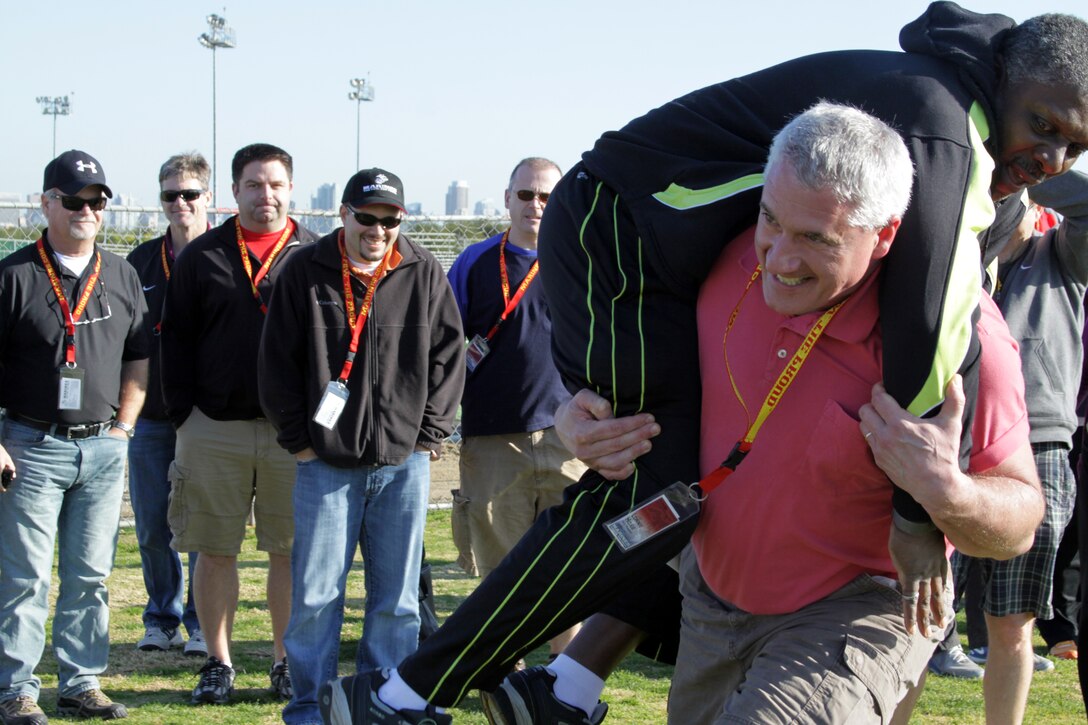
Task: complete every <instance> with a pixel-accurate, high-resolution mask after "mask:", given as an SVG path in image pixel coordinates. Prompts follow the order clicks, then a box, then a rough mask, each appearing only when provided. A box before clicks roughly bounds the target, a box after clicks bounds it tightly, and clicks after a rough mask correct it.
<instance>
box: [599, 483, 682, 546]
mask: <svg viewBox="0 0 1088 725" xmlns="http://www.w3.org/2000/svg"><path fill="white" fill-rule="evenodd" d="M700 501H701V499H700V498H698V497H697V495H696V491H694V490H693V489H692V487H691V486H689V485H688V484H686V483H681V482H680V481H676V482H675V483H673V484H671V485H670V486H669V487H668V488H666V489H665V490H664V491H661V492H660V493H658V494H656V495H654V496H651V497H650V498H648V499H646V500H645V501H643V502H642V503H640V504H639V505H638V508H636V509H635V510H634V511H629V512H627V513H625V514H621V515H619V516H617V517H615V518H613V519H610V520H609V521H607V522H605V525H604V527H605V530H606V531H608V535H609V536H611V537H612V539H613V540H614V541H615V542H616V543H617V544H619V547H620V550H621V551H623V552H624V553H626V552H628V551H630V550H631V549H634V548H635V547H638V546H641V545H642V544H644V543H646V542H647V541H649V540H650V539H652V538H654V537H655V536H657V535H658V534H661V533H664V532H666V531H668V530H669V529H671V528H673V527H675V526H677V525H678V524H681V523H683V522H685V521H687V520H688V519H690V518H691V517H693V516H697V515H698V514H699V506H700Z"/></svg>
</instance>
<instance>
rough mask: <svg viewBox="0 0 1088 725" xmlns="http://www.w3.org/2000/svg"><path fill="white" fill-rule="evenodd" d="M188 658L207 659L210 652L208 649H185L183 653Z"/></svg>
mask: <svg viewBox="0 0 1088 725" xmlns="http://www.w3.org/2000/svg"><path fill="white" fill-rule="evenodd" d="M181 653H182V654H183V655H185V656H186V657H203V658H205V659H207V657H208V650H206V649H184V650H182V651H181Z"/></svg>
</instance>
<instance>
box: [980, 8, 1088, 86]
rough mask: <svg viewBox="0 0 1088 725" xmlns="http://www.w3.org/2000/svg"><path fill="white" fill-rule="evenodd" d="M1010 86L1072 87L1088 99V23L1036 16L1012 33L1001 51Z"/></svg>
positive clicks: (1058, 16) (1069, 17)
mask: <svg viewBox="0 0 1088 725" xmlns="http://www.w3.org/2000/svg"><path fill="white" fill-rule="evenodd" d="M1001 56H1002V58H1003V60H1004V62H1005V79H1006V81H1007V82H1009V83H1023V82H1025V81H1035V82H1038V83H1042V84H1044V85H1048V86H1059V85H1060V86H1069V87H1070V88H1073V89H1075V90H1076V92H1077V94H1078V95H1081V96H1085V95H1088V23H1085V22H1084V21H1083V20H1081V19H1080V18H1078V17H1076V16H1074V15H1062V14H1059V13H1050V14H1047V15H1036V16H1035V17H1034V18H1029V19H1027V20H1025V21H1024V22H1023V23H1021V24H1020V25H1017V26H1016V27H1015V28H1012V29H1011V30H1009V32H1008V34H1007V35H1006V36H1005V41H1004V44H1003V45H1002V48H1001Z"/></svg>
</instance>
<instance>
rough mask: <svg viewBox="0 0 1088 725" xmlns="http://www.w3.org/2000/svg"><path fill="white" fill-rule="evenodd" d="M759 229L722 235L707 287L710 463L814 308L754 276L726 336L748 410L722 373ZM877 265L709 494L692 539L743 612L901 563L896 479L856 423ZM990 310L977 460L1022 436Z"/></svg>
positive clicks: (817, 593)
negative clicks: (786, 304) (894, 516)
mask: <svg viewBox="0 0 1088 725" xmlns="http://www.w3.org/2000/svg"><path fill="white" fill-rule="evenodd" d="M753 238H754V228H753V229H752V230H749V231H748V232H746V233H745V234H743V235H741V237H740V238H738V240H737V243H734V244H730V245H728V246H727V247H726V250H725V252H723V254H722V255H721V257H720V258H719V259H718V262H717V263H716V265H715V266H714V268H713V270H712V271H711V273H710V276H709V277H708V278H707V280H706V282H705V283H704V284H703V286H702V289H701V291H700V295H699V302H698V308H697V312H698V324H699V350H700V352H699V355H700V365H701V371H702V379H703V413H702V435H701V442H700V444H701V459H700V465H701V471H702V473H703V474H704V475H705V474H707V473H709V472H710V471H711V470H713V469H714V468H716V467H717V466H718V465H719V464H720V463H721V461H722V460H724V458H725V456H726V455H727V454H728V452H729V450H730V449H731V448H732V446H733V444H734V443H735V442H736V441H738V440H740V438H741V437H742V436H743V435H744V433H745V431H746V430H747V428H748V425H749V420H750V419H749V416H751V417H752V418H754V416H755V415H756V414H757V413H758V412H759V409H760V407H761V406H762V405H763V401H764V400H765V398H766V396H767V393H768V391H769V390H770V388H771V386H772V385H773V384H774V382H775V381H776V380H777V379H778V376H779V375H780V374H781V372H782V369H783V368H784V367H785V365H786V364H787V363H788V362H789V361H790V359H791V358H792V357H793V354H794V353H795V352H796V351H797V348H798V346H799V345H800V343H801V341H802V340H803V339H804V337H805V335H806V334H807V333H808V331H809V329H810V328H811V327H812V324H813V322H815V320H816V319H817V318H818V317H819V314H816V313H813V314H808V315H800V316H797V317H787V316H783V315H780V314H778V313H776V312H774V311H773V310H771V309H770V308H768V307H767V305H766V304H765V303H764V301H763V295H762V291H761V287H760V284H759V282H757V283H756V284H755V285H754V286H753V287H752V289H751V291H749V293H748V295H747V297H745V299H744V302H743V304H742V305H741V309H740V312H739V314H738V315H737V318H736V321H735V322H734V325H733V329H732V331H731V332H730V333H729V341H728V348H727V352H728V355H729V369H730V370H731V372H732V376H733V380H734V381H735V382H736V385H737V389H738V390H739V391H740V394H741V396H742V397H743V400H744V403H745V406H746V407H747V413H746V412H745V410H744V408H743V407H742V406H741V405H740V403H738V401H737V399H736V397H735V396H734V393H733V388H732V386H731V384H730V379H729V375H728V373H727V372H726V368H725V361H724V356H723V347H722V338H723V335H724V333H725V327H726V324H727V322H728V318H729V315H730V313H731V312H732V311H733V308H734V307H735V306H736V304H737V301H738V299H740V295H741V292H742V291H743V290H744V288H745V285H746V284H747V282H748V279H749V278H750V277H751V274H752V272H753V271H754V269H755V267H756V256H755V251H754V247H753V244H752V241H753ZM878 278H879V277H878V275H874V276H873V277H871V278H870V279H869V280H867V281H866V282H864V283H863V285H862V286H861V287H860V288H859V289H858V290H857V291H856V292H855V293H854V294H853V295H851V297H850V298H849V299H848V300H847V301H846V303H845V304H844V305H843V307H842V308H841V309H840V311H839V312H838V314H837V315H836V316H835V318H834V319H833V320H832V321H831V323H830V324H829V325H828V327H827V329H826V330H825V331H824V334H823V336H822V337H821V338H820V339H819V341H818V342H817V343H816V345H815V347H814V348H813V350H812V352H811V353H810V355H809V356H808V358H807V359H806V361H805V362H804V364H803V365H802V367H801V370H800V372H799V373H798V374H797V377H796V379H795V380H794V382H793V385H792V386H791V387H790V388H789V389H788V390H787V391H786V393H785V394H784V395H783V396H782V398H781V400H780V401H779V403H778V405H777V407H776V408H775V409H774V411H773V412H772V413H771V415H770V417H768V418H767V420H766V422H765V423H764V425H763V427H762V428H761V429H760V431H759V434H758V435H757V436H756V439H755V441H754V443H753V445H752V450H751V452H750V453H749V454H748V456H747V457H746V458H745V459H744V461H743V463H741V465H740V466H739V467H738V468H737V470H736V472H735V473H733V474H732V475H731V476H730V477H729V478H727V479H726V480H725V482H724V483H723V484H722V485H721V487H720V488H719V489H718V490H717V491H715V492H714V494H712V495H711V496H710V498H709V500H708V501H707V502H706V504H705V506H704V509H703V513H702V516H701V518H700V521H699V527H698V530H697V531H696V533H695V537H694V540H693V544H694V547H695V552H696V555H697V557H698V560H699V568H700V570H701V571H702V574H703V577H704V578H705V579H706V581H707V584H708V585H709V586H710V587H711V589H712V590H713V591H714V592H715V593H716V594H717V596H718V597H720V598H721V599H724V600H726V601H728V602H730V603H732V604H734V605H736V606H738V607H740V608H741V609H744V610H745V611H747V612H751V613H754V614H781V613H785V612H793V611H796V610H798V609H800V608H801V607H804V606H806V605H807V604H811V603H812V602H814V601H817V600H819V599H822V598H823V597H825V596H827V595H828V594H830V593H832V592H834V591H836V590H837V589H839V588H841V587H842V586H844V585H845V584H846V583H848V582H850V581H852V580H853V579H855V578H856V577H857V576H859V575H861V574H863V573H868V574H877V575H881V576H886V577H892V578H895V576H896V574H895V568H894V566H893V565H892V562H891V557H890V556H889V554H888V531H889V527H890V526H891V512H892V505H891V494H892V486H891V483H890V482H889V480H888V478H887V477H886V476H885V474H884V472H883V471H881V470H880V469H879V468H878V467H877V466H876V463H875V462H874V461H873V457H872V453H871V451H870V450H869V447H868V445H867V444H866V443H865V441H864V439H863V438H862V435H861V431H860V430H859V427H858V410H859V409H860V408H861V406H862V405H864V404H865V403H867V402H869V400H870V398H871V395H872V386H873V384H874V383H875V382H877V381H879V380H880V379H881V356H882V346H881V340H880V328H879V324H878V322H879V305H878V300H877V292H878V289H879V284H878ZM982 312H983V314H982V321H981V322H980V323H979V326H978V329H979V336H980V338H981V340H982V343H983V350H984V354H983V359H982V364H981V368H980V382H979V396H978V405H977V412H976V416H975V422H974V427H973V429H972V433H973V440H974V452H973V453H972V456H971V470H973V471H982V470H985V469H987V468H991V467H992V466H994V465H996V464H997V463H999V462H1001V461H1003V460H1004V459H1005V458H1006V457H1008V456H1009V455H1010V454H1011V453H1012V452H1013V451H1015V450H1016V449H1017V448H1018V447H1019V446H1020V445H1023V444H1024V443H1026V442H1027V440H1028V438H1027V436H1028V421H1027V412H1026V408H1025V405H1024V387H1023V378H1022V376H1021V374H1020V358H1019V354H1018V351H1017V347H1016V343H1015V342H1014V341H1013V340H1012V337H1011V336H1010V335H1009V332H1008V328H1007V327H1006V326H1005V323H1004V320H1002V319H1001V316H1000V313H999V312H998V311H997V308H996V307H995V306H994V305H993V302H992V301H991V300H990V299H989V298H988V297H986V298H984V300H983V302H982Z"/></svg>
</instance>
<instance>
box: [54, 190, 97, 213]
mask: <svg viewBox="0 0 1088 725" xmlns="http://www.w3.org/2000/svg"><path fill="white" fill-rule="evenodd" d="M48 196H49V198H50V199H56V200H57V201H59V202H60V205H61V206H63V207H64V208H65V209H67V210H68V211H82V209H83V205H84V204H86V205H87V206H89V207H91V211H102V210H103V209H105V208H106V197H104V196H100V197H98V198H97V199H84V198H83V197H82V196H68V195H66V194H49V195H48Z"/></svg>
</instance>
